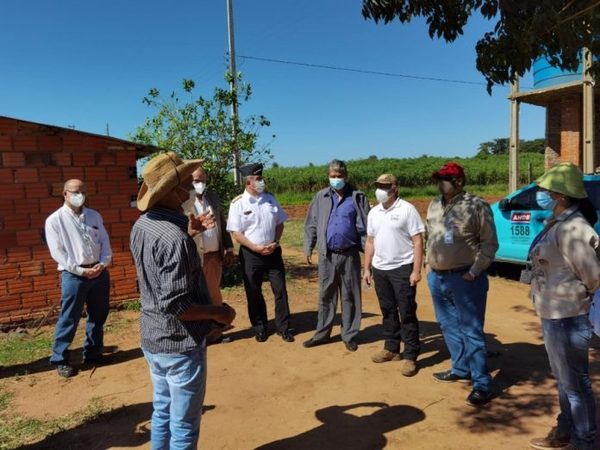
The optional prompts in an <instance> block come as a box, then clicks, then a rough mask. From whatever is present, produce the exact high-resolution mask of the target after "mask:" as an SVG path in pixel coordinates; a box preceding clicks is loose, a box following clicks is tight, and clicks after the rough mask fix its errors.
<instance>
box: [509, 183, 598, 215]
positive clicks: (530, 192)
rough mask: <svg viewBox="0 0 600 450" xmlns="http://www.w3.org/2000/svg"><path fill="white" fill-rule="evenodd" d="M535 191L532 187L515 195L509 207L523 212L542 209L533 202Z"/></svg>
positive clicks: (536, 188)
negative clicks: (523, 210)
mask: <svg viewBox="0 0 600 450" xmlns="http://www.w3.org/2000/svg"><path fill="white" fill-rule="evenodd" d="M599 188H600V186H599ZM537 191H538V187H537V186H532V187H531V188H529V189H527V190H525V191H523V192H520V193H519V194H517V195H515V196H514V197H513V198H511V199H510V205H511V207H512V209H525V210H531V209H542V208H540V206H539V205H538V204H537V201H536V200H535V193H536V192H537Z"/></svg>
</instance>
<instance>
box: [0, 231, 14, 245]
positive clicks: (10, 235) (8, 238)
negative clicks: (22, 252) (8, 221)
mask: <svg viewBox="0 0 600 450" xmlns="http://www.w3.org/2000/svg"><path fill="white" fill-rule="evenodd" d="M16 245H17V233H15V232H14V231H0V247H5V248H8V247H14V246H16Z"/></svg>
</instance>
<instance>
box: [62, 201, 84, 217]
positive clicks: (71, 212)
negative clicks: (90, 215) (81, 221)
mask: <svg viewBox="0 0 600 450" xmlns="http://www.w3.org/2000/svg"><path fill="white" fill-rule="evenodd" d="M62 207H63V209H64V210H66V212H67V214H71V215H72V216H73V217H75V218H77V219H78V218H79V217H81V216H83V215H84V214H85V206H82V207H81V212H80V213H79V214H77V213H76V212H75V211H73V210H72V209H71V208H70V207H69V206H68V205H67V204H66V203H63V205H62Z"/></svg>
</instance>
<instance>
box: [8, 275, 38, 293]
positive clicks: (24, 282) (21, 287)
mask: <svg viewBox="0 0 600 450" xmlns="http://www.w3.org/2000/svg"><path fill="white" fill-rule="evenodd" d="M7 284H8V293H9V294H12V295H14V294H29V293H31V292H33V283H32V281H31V278H24V279H18V280H8V281H7Z"/></svg>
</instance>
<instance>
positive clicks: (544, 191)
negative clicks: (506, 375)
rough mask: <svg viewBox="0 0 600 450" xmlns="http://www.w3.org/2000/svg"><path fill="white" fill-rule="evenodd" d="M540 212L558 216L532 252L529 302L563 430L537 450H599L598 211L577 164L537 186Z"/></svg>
mask: <svg viewBox="0 0 600 450" xmlns="http://www.w3.org/2000/svg"><path fill="white" fill-rule="evenodd" d="M536 183H537V185H538V186H539V190H538V192H537V194H536V200H537V203H538V205H539V206H540V207H541V208H543V209H547V210H551V211H552V212H553V216H552V217H551V218H550V219H549V220H548V221H547V223H546V226H545V227H544V229H543V230H542V232H541V233H540V234H539V235H538V236H537V237H536V238H535V239H534V241H533V243H532V244H531V247H530V249H529V259H530V261H531V265H532V269H531V294H530V295H531V299H532V300H533V303H534V306H535V310H536V312H537V314H538V316H539V317H540V318H541V322H542V329H543V332H544V345H545V346H546V353H547V354H548V360H549V362H550V367H551V369H552V373H553V374H554V377H555V378H556V381H557V385H558V399H559V405H560V413H559V415H558V417H557V424H556V426H555V427H553V428H552V430H551V431H550V433H548V435H547V436H545V437H543V438H536V439H532V440H531V441H530V443H529V445H530V446H531V447H532V448H535V449H550V448H565V449H567V448H569V449H578V450H587V449H590V450H591V449H596V448H598V447H597V440H596V407H595V400H594V394H593V392H592V383H591V380H590V376H589V362H588V351H589V347H590V339H591V337H592V326H591V324H590V322H589V319H588V313H589V309H590V304H591V299H592V296H593V294H594V292H595V291H596V290H597V289H598V287H599V285H600V261H599V259H598V255H597V252H598V235H597V234H596V232H595V231H594V229H593V226H594V224H595V223H596V220H597V215H596V211H595V209H594V206H593V205H592V203H591V201H590V199H589V198H588V197H587V194H586V192H585V189H584V187H583V174H582V172H581V170H580V169H579V168H578V167H577V166H576V165H574V164H571V163H561V164H557V165H556V166H554V167H552V168H551V169H549V170H548V171H547V172H546V173H544V174H543V175H542V176H541V177H540V178H539V179H538V180H537V181H536Z"/></svg>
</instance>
